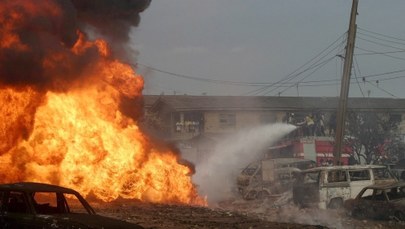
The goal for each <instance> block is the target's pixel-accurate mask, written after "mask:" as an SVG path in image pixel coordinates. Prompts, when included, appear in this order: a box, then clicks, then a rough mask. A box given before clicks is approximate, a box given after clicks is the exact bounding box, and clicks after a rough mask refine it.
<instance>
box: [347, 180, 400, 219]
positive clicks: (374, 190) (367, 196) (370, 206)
mask: <svg viewBox="0 0 405 229" xmlns="http://www.w3.org/2000/svg"><path fill="white" fill-rule="evenodd" d="M345 209H346V210H347V211H348V212H349V214H350V215H352V216H353V217H358V218H365V217H367V218H373V219H395V220H398V221H405V183H404V182H394V183H390V184H379V185H372V186H368V187H366V188H363V190H362V191H361V192H360V193H359V194H358V195H357V197H356V198H355V199H349V200H347V201H346V202H345Z"/></svg>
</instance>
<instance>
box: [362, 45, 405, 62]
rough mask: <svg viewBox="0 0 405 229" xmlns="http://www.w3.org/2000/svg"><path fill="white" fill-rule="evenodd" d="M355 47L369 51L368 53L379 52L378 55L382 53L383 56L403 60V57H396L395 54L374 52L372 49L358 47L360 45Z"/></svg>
mask: <svg viewBox="0 0 405 229" xmlns="http://www.w3.org/2000/svg"><path fill="white" fill-rule="evenodd" d="M356 48H357V49H360V50H363V51H367V52H370V53H375V54H380V55H383V56H386V57H390V58H393V59H397V60H405V58H401V57H396V56H391V55H388V54H385V53H378V52H374V51H372V50H369V49H364V48H360V47H358V46H356ZM397 52H405V50H403V51H397Z"/></svg>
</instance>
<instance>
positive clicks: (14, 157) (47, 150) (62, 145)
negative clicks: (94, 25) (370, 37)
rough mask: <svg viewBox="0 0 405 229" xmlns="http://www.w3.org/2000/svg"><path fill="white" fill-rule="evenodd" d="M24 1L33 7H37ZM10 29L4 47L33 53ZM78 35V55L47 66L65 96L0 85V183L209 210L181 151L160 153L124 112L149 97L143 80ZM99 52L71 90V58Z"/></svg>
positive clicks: (50, 56) (0, 37)
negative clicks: (127, 103)
mask: <svg viewBox="0 0 405 229" xmlns="http://www.w3.org/2000/svg"><path fill="white" fill-rule="evenodd" d="M17 2H19V1H17ZM25 2H28V4H27V6H26V7H27V8H31V7H32V8H34V7H35V6H34V5H33V4H31V3H29V1H25ZM45 2H47V3H48V4H49V5H52V4H51V3H50V2H51V1H45ZM52 9H54V8H52ZM30 10H31V9H30ZM1 11H2V10H1V9H0V12H1ZM30 12H31V11H30ZM32 12H34V13H36V12H37V11H35V10H32ZM50 12H51V13H52V14H60V12H59V11H58V10H50ZM14 16H15V18H17V19H20V17H21V15H19V14H16V15H14ZM0 22H2V18H1V17H0ZM11 25H12V23H8V24H6V25H5V26H3V28H2V29H0V48H5V47H6V48H8V49H9V48H14V49H17V50H19V51H20V52H23V51H26V49H29V48H28V46H26V45H25V44H24V42H22V40H21V38H20V37H19V36H18V34H15V33H12V29H10V28H8V27H12V26H11ZM77 35H78V39H77V40H76V42H75V44H74V45H72V47H71V48H69V49H68V50H63V51H59V52H48V53H47V56H46V57H45V58H43V60H42V62H41V66H42V67H43V68H45V69H51V70H50V72H52V73H54V72H57V74H58V75H59V76H58V79H59V80H56V81H53V82H52V84H51V85H52V88H56V87H57V86H55V85H64V86H62V87H61V88H62V89H60V90H43V89H42V88H40V87H36V86H29V85H25V86H22V85H18V86H6V85H4V86H1V84H0V86H1V88H0V105H1V106H0V117H1V120H2V122H1V123H0V138H1V142H0V165H1V166H0V173H1V174H2V176H1V177H0V182H17V181H34V182H45V183H52V184H57V185H62V186H66V187H70V188H73V189H76V190H78V191H79V192H80V193H81V194H83V195H84V196H87V195H90V194H91V195H94V196H95V197H97V198H98V199H100V200H103V201H112V200H115V199H117V198H119V197H122V198H130V199H139V200H143V201H150V202H158V203H183V204H198V205H201V204H202V205H203V204H205V200H204V199H202V198H201V197H199V196H198V194H197V191H196V188H195V186H194V185H193V183H192V181H191V177H190V176H191V173H192V170H191V169H190V168H189V167H188V166H186V165H182V164H181V163H179V158H178V155H177V154H176V153H175V152H173V151H171V150H170V149H168V148H163V147H156V146H154V143H153V142H152V141H151V140H150V139H149V138H148V136H145V135H144V134H143V133H142V131H141V130H140V128H139V126H138V123H137V121H136V120H134V119H132V118H130V117H128V116H127V115H125V114H124V113H123V112H121V111H120V103H121V100H122V98H123V97H126V98H132V99H136V98H140V96H142V89H143V83H144V82H143V79H142V77H141V76H140V75H138V74H137V73H136V72H135V71H134V70H133V68H131V67H130V66H129V65H127V64H124V63H122V62H120V61H119V60H117V59H115V58H113V57H112V56H111V52H110V49H109V47H108V45H107V43H106V42H105V41H104V40H101V39H97V40H95V41H90V40H88V39H87V38H86V36H85V35H84V34H83V33H82V32H80V30H78V32H77ZM94 50H96V52H97V57H96V58H92V62H91V63H90V64H87V65H86V67H83V69H82V70H81V71H80V72H79V73H77V74H79V75H78V76H77V77H75V78H74V80H73V81H72V82H69V84H64V83H65V82H64V81H63V79H64V78H63V77H60V75H62V76H63V74H64V72H63V69H69V68H71V67H72V66H74V61H72V57H76V56H77V57H79V59H80V57H81V56H83V55H87V54H88V53H92V52H93V51H94ZM92 54H93V55H94V53H92ZM73 59H74V58H73ZM61 66H62V69H60V67H61ZM58 69H59V71H57V70H58ZM71 73H72V71H69V74H71ZM0 74H1V73H0ZM0 77H3V76H1V75H0ZM134 109H141V108H140V107H138V108H135V107H134Z"/></svg>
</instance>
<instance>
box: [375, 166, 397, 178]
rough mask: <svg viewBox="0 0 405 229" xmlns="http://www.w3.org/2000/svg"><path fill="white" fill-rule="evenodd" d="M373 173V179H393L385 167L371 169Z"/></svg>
mask: <svg viewBox="0 0 405 229" xmlns="http://www.w3.org/2000/svg"><path fill="white" fill-rule="evenodd" d="M373 174H374V179H375V180H385V179H393V177H392V175H391V173H390V172H389V171H388V169H386V168H376V169H373Z"/></svg>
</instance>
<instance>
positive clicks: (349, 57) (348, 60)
mask: <svg viewBox="0 0 405 229" xmlns="http://www.w3.org/2000/svg"><path fill="white" fill-rule="evenodd" d="M358 4H359V0H353V5H352V11H351V14H350V24H349V32H348V35H347V45H346V55H345V62H344V66H343V76H342V83H341V87H340V98H339V107H338V113H337V116H336V136H335V152H334V159H335V160H334V164H335V165H337V164H340V158H341V155H342V150H343V138H344V132H345V123H346V111H347V100H348V96H349V85H350V74H351V71H352V63H353V51H354V42H355V39H356V29H357V26H356V16H357V6H358Z"/></svg>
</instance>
